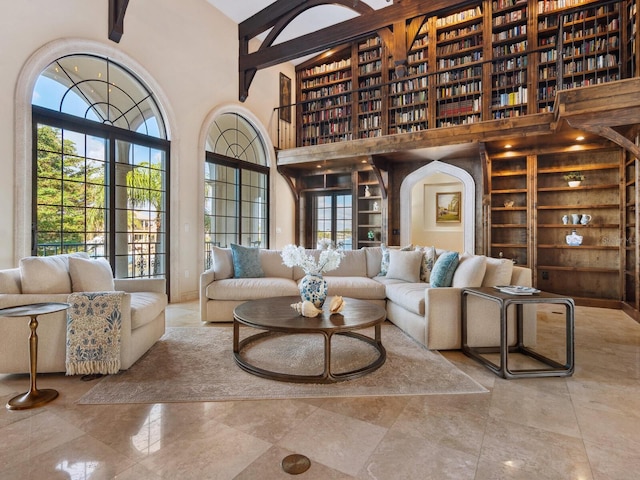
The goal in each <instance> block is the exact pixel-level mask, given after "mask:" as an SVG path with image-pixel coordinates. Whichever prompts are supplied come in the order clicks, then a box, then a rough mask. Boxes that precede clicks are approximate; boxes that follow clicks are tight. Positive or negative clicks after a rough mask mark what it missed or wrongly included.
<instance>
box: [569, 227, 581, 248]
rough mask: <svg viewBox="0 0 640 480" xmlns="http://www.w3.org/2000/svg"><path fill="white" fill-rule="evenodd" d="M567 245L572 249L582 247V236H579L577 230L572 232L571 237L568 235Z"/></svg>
mask: <svg viewBox="0 0 640 480" xmlns="http://www.w3.org/2000/svg"><path fill="white" fill-rule="evenodd" d="M566 238H567V245H569V246H570V247H578V246H580V245H582V235H578V234H577V233H576V231H575V230H572V231H571V234H570V235H567V237H566Z"/></svg>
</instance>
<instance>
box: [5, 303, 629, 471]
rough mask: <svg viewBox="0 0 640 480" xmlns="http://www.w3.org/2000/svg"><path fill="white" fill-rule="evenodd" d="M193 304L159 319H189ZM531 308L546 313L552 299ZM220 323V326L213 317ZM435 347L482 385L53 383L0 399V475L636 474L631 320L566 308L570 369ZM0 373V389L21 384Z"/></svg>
mask: <svg viewBox="0 0 640 480" xmlns="http://www.w3.org/2000/svg"><path fill="white" fill-rule="evenodd" d="M197 308H198V305H197V303H196V302H190V303H185V304H174V305H171V306H170V307H169V308H168V311H167V324H168V325H169V326H178V327H179V326H202V327H203V328H206V326H205V325H204V324H202V323H201V322H200V320H199V316H198V313H197ZM547 308H548V311H545V310H543V311H542V312H541V314H540V315H541V316H542V317H543V319H542V320H543V321H545V318H546V319H547V320H548V322H549V323H553V321H554V315H557V312H554V311H553V309H552V307H547ZM218 328H225V327H218ZM444 355H445V356H446V358H448V359H449V360H450V361H452V362H453V363H455V364H456V365H457V366H458V367H460V368H461V369H462V370H464V371H465V372H467V373H468V374H469V375H471V376H472V377H473V378H474V379H476V380H477V381H478V382H480V383H481V384H483V385H484V386H485V387H487V388H488V389H489V390H490V393H485V394H475V395H449V396H446V395H445V396H424V397H378V398H365V399H358V398H348V399H344V398H343V399H320V400H270V401H242V402H220V403H215V402H212V403H192V404H191V403H188V404H185V403H182V404H155V405H113V406H109V405H95V406H88V405H76V404H75V403H74V402H75V401H76V400H77V399H78V398H79V397H80V396H81V395H82V394H83V393H84V392H86V391H87V390H88V389H90V388H91V387H92V386H93V385H92V382H82V381H80V380H79V379H78V378H76V377H65V376H64V375H43V376H42V377H40V378H39V383H38V385H39V386H40V387H41V388H46V387H53V388H57V389H58V390H59V391H60V392H61V394H60V397H59V398H58V399H56V400H55V401H53V402H52V403H50V404H48V405H46V406H44V407H41V408H38V409H34V410H28V411H8V410H6V409H4V408H2V409H1V410H0V479H3V480H4V479H29V478H34V479H35V478H38V479H58V478H60V479H111V478H117V479H127V480H128V479H135V480H144V479H160V478H168V479H178V478H179V479H198V480H201V479H214V478H215V479H218V478H219V479H234V478H235V479H261V480H262V479H279V478H291V476H290V475H288V474H286V473H284V472H283V471H282V469H281V467H280V462H281V461H282V459H283V458H284V457H285V456H287V455H289V454H291V453H294V452H295V453H301V454H304V455H306V456H308V457H309V458H310V459H311V468H310V469H309V470H308V471H307V472H306V473H304V474H302V475H299V476H298V477H297V478H301V479H353V478H356V479H378V480H381V479H394V480H395V479H447V478H451V479H456V480H458V479H562V480H566V479H576V480H578V479H579V480H587V479H602V480H605V479H606V480H613V479H632V478H638V475H639V474H638V472H640V381H639V379H640V324H638V323H636V322H635V321H633V320H631V319H630V318H629V317H627V316H626V315H624V314H623V313H622V312H620V311H615V310H604V309H597V308H585V307H578V308H577V312H576V365H577V366H576V372H575V374H574V375H573V376H572V377H570V378H537V379H519V380H510V381H507V380H503V379H500V378H498V377H496V376H495V375H493V374H492V373H490V372H489V371H488V370H486V369H485V368H484V367H482V366H479V365H478V364H476V363H475V362H474V361H472V360H470V359H468V358H467V357H465V356H464V355H462V354H461V353H460V352H444ZM27 385H28V378H27V377H26V376H20V375H18V376H16V375H11V376H2V375H0V401H2V403H3V404H5V403H6V401H7V400H8V399H9V398H11V397H12V396H14V395H16V394H18V393H21V392H22V391H24V390H26V387H27Z"/></svg>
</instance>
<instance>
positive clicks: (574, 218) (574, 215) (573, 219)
mask: <svg viewBox="0 0 640 480" xmlns="http://www.w3.org/2000/svg"><path fill="white" fill-rule="evenodd" d="M571 223H573V224H574V225H577V224H578V223H580V214H579V213H572V214H571Z"/></svg>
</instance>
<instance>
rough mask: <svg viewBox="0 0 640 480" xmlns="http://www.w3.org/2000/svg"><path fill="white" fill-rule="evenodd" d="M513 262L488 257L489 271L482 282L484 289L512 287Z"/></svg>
mask: <svg viewBox="0 0 640 480" xmlns="http://www.w3.org/2000/svg"><path fill="white" fill-rule="evenodd" d="M512 273H513V262H512V261H511V260H509V259H507V258H492V257H487V271H486V272H485V273H484V279H483V280H482V286H483V287H494V286H496V285H510V284H511V274H512Z"/></svg>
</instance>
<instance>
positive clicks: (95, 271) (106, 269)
mask: <svg viewBox="0 0 640 480" xmlns="http://www.w3.org/2000/svg"><path fill="white" fill-rule="evenodd" d="M69 275H70V276H71V288H72V291H73V292H113V291H115V289H116V287H115V286H114V283H113V273H112V271H111V265H110V264H109V262H108V261H107V259H106V258H98V259H96V260H91V259H90V258H76V257H70V258H69Z"/></svg>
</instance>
